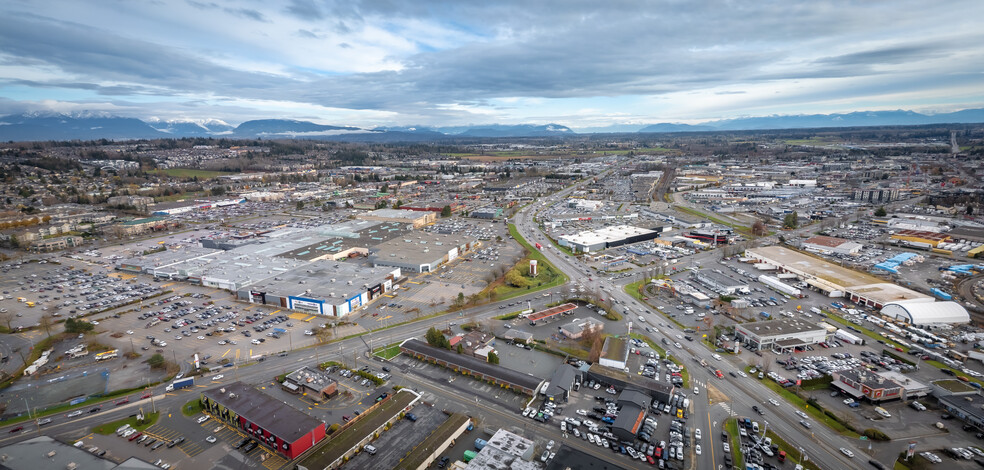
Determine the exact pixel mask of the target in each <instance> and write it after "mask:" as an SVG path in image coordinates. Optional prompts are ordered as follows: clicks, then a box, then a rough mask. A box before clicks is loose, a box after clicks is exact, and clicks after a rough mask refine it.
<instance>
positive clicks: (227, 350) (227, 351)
mask: <svg viewBox="0 0 984 470" xmlns="http://www.w3.org/2000/svg"><path fill="white" fill-rule="evenodd" d="M229 351H232V348H229V349H226V352H224V353H222V356H220V357H226V354H229Z"/></svg>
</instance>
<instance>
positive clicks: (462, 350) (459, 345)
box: [455, 343, 465, 354]
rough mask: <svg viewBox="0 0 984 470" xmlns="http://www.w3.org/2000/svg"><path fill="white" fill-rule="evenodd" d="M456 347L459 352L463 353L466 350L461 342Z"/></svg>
mask: <svg viewBox="0 0 984 470" xmlns="http://www.w3.org/2000/svg"><path fill="white" fill-rule="evenodd" d="M455 349H456V350H457V351H458V354H461V353H462V352H464V350H465V348H464V347H463V346H461V343H458V347H457V348H455Z"/></svg>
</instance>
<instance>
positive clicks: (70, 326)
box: [65, 318, 96, 333]
mask: <svg viewBox="0 0 984 470" xmlns="http://www.w3.org/2000/svg"><path fill="white" fill-rule="evenodd" d="M95 327H96V326H95V325H93V324H92V323H89V322H87V321H81V320H76V319H74V318H69V319H68V320H65V331H67V332H69V333H87V332H90V331H92V330H93V329H94V328H95Z"/></svg>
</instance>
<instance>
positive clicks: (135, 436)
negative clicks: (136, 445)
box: [130, 432, 143, 442]
mask: <svg viewBox="0 0 984 470" xmlns="http://www.w3.org/2000/svg"><path fill="white" fill-rule="evenodd" d="M140 436H143V433H142V432H138V433H136V434H134V435H132V436H130V442H133V440H134V439H136V438H138V437H140Z"/></svg>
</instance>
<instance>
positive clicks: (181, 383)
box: [164, 377, 195, 392]
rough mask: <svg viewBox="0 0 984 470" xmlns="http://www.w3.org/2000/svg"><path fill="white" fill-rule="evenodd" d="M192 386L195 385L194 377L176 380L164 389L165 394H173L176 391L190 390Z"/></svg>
mask: <svg viewBox="0 0 984 470" xmlns="http://www.w3.org/2000/svg"><path fill="white" fill-rule="evenodd" d="M192 385H195V378H194V377H185V378H183V379H178V380H175V381H174V382H171V385H168V386H167V387H164V391H165V392H173V391H175V390H180V389H182V388H188V387H190V386H192Z"/></svg>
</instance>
